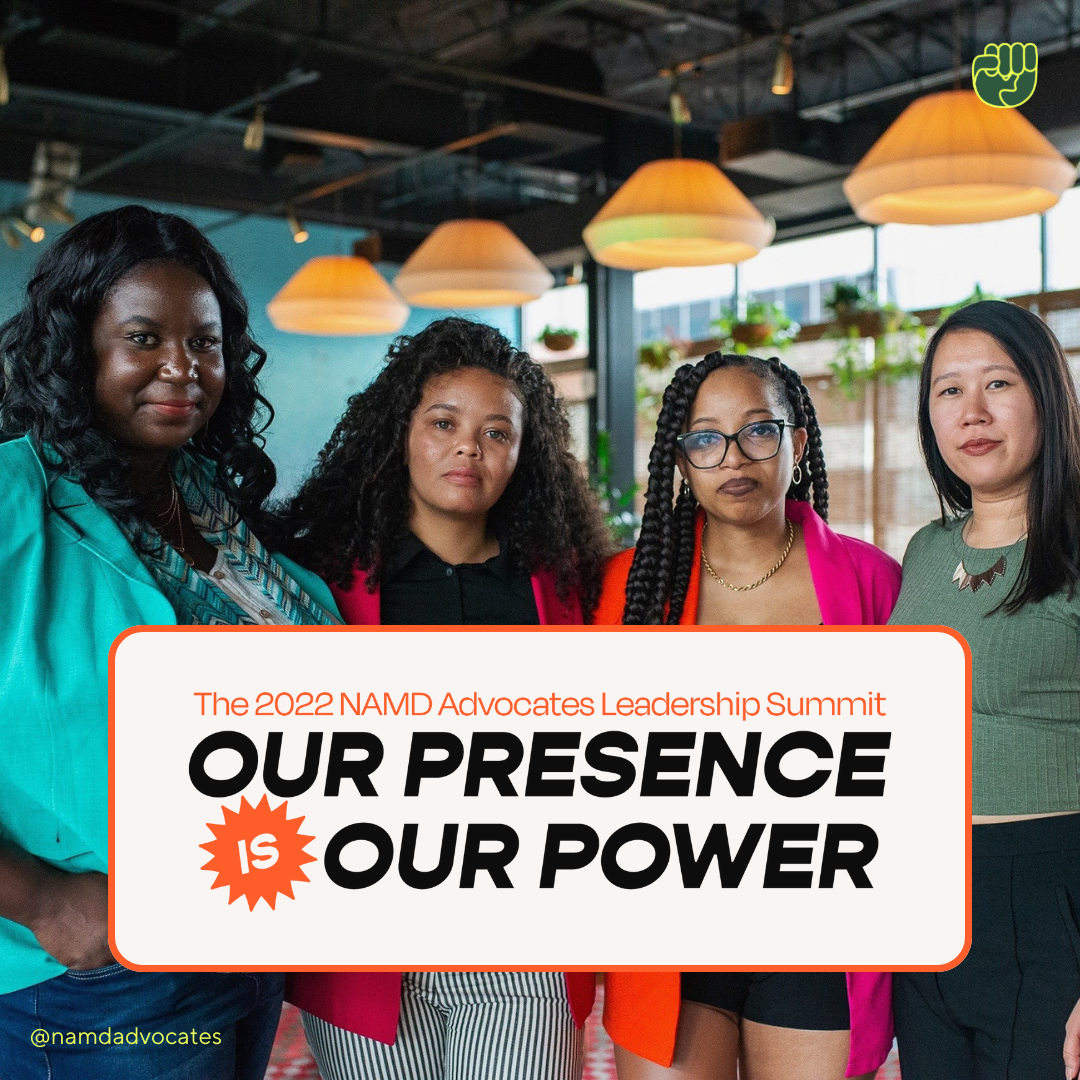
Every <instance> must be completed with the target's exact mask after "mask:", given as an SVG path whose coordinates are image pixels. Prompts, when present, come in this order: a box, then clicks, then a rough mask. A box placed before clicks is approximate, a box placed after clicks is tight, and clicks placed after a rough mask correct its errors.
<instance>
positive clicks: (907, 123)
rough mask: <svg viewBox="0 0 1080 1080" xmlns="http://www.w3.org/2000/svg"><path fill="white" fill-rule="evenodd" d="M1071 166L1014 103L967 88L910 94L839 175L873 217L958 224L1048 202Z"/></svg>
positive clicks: (859, 209) (1068, 180) (1062, 187)
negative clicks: (997, 103) (914, 97)
mask: <svg viewBox="0 0 1080 1080" xmlns="http://www.w3.org/2000/svg"><path fill="white" fill-rule="evenodd" d="M1075 182H1076V169H1075V168H1074V167H1073V166H1072V165H1071V164H1070V163H1069V161H1067V160H1066V159H1065V157H1063V156H1062V154H1061V153H1060V152H1059V151H1058V150H1057V149H1056V148H1055V147H1054V146H1053V145H1052V144H1051V143H1050V141H1049V140H1048V139H1047V138H1046V137H1045V136H1044V135H1042V133H1041V132H1039V131H1038V130H1037V129H1036V128H1035V127H1034V126H1033V125H1032V124H1031V122H1030V121H1028V120H1027V119H1025V118H1024V117H1023V116H1022V115H1021V114H1020V112H1019V110H1017V109H995V108H991V106H989V105H985V104H984V103H983V102H981V101H980V100H979V99H978V97H976V95H975V92H974V90H945V91H943V92H941V93H938V94H929V95H927V96H926V97H923V98H919V99H918V101H913V102H912V103H911V104H910V105H909V106H908V107H907V108H906V109H905V110H904V111H903V112H902V113H901V114H900V115H899V116H898V117H897V118H896V120H895V121H893V123H892V126H891V127H890V128H889V129H888V130H887V131H886V132H885V134H884V135H882V136H881V138H880V139H878V141H877V142H876V143H875V144H874V145H873V146H872V147H871V148H870V151H869V152H868V153H867V154H866V156H865V157H864V158H863V159H862V161H860V162H859V164H858V165H856V166H855V170H854V171H853V172H852V173H851V175H850V176H849V177H848V178H847V180H845V181H844V194H845V195H846V196H847V197H848V201H849V202H850V203H851V205H852V207H854V209H855V213H856V214H858V215H859V217H861V218H862V219H863V221H868V222H870V223H871V224H873V225H881V224H884V223H885V222H890V221H896V222H904V223H906V224H909V225H963V224H966V223H969V222H976V221H1000V220H1001V219H1003V218H1011V217H1021V216H1022V215H1024V214H1037V213H1041V212H1042V211H1044V210H1048V209H1049V208H1050V207H1051V206H1053V205H1054V204H1055V203H1056V202H1057V201H1058V199H1060V198H1061V195H1062V193H1063V192H1064V191H1066V190H1067V189H1068V188H1070V187H1072V185H1073V184H1074V183H1075Z"/></svg>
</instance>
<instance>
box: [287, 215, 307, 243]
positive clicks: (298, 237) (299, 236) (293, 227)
mask: <svg viewBox="0 0 1080 1080" xmlns="http://www.w3.org/2000/svg"><path fill="white" fill-rule="evenodd" d="M285 220H286V221H287V222H288V223H289V230H290V231H291V232H292V238H293V242H294V243H297V244H302V243H303V242H304V241H305V240H306V239H307V238H308V237H309V236H310V235H311V234H310V233H309V232H308V231H307V229H305V228H304V223H303V222H302V221H301V220H300V219H299V218H298V217H297V216H296V211H295V210H293V208H292V207H289V212H288V213H287V214H286V215H285Z"/></svg>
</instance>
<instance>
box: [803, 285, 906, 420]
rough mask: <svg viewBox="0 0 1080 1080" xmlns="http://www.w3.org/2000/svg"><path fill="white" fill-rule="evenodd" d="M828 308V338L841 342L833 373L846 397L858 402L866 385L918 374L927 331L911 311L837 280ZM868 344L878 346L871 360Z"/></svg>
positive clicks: (833, 363)
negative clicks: (877, 298) (878, 299)
mask: <svg viewBox="0 0 1080 1080" xmlns="http://www.w3.org/2000/svg"><path fill="white" fill-rule="evenodd" d="M825 307H826V309H828V310H829V311H831V312H832V314H833V322H832V325H831V326H830V327H829V329H828V330H827V331H826V332H825V335H824V336H825V338H826V339H831V340H833V341H836V343H837V348H836V359H835V360H833V361H832V362H831V363H830V364H829V370H830V371H831V372H832V374H833V378H835V379H836V382H837V385H838V386H839V387H840V389H841V390H842V391H843V393H844V396H845V397H847V398H849V399H850V400H855V399H856V398H858V397H859V395H860V393H861V392H862V389H863V387H864V386H865V385H866V384H867V383H871V382H882V383H886V384H887V383H893V382H896V380H897V379H903V378H905V377H906V376H909V375H917V374H918V373H919V370H920V369H921V367H922V350H923V345H924V343H925V342H926V327H925V326H923V324H922V323H921V322H919V320H918V319H916V318H915V316H914V315H912V314H911V313H910V312H907V311H904V310H903V308H901V307H899V306H898V305H896V304H879V303H878V302H877V300H876V298H875V297H873V296H871V295H868V294H866V293H864V292H863V291H862V290H861V289H860V288H859V286H858V285H855V284H853V283H850V282H837V283H836V285H835V286H834V287H833V291H832V295H831V296H830V297H829V298H828V299H827V300H826V301H825ZM866 340H870V341H873V343H874V344H873V356H872V358H870V359H869V361H868V360H867V356H866V348H865V346H864V345H863V341H866Z"/></svg>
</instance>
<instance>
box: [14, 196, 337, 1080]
mask: <svg viewBox="0 0 1080 1080" xmlns="http://www.w3.org/2000/svg"><path fill="white" fill-rule="evenodd" d="M265 356H266V354H265V353H264V352H263V351H262V350H261V349H259V348H258V346H256V345H255V343H254V342H253V341H251V339H250V338H249V337H248V334H247V308H246V305H245V303H244V300H243V297H242V295H241V293H240V290H239V287H238V286H237V284H236V282H235V281H234V279H233V278H232V276H231V274H230V273H229V271H228V269H227V267H226V266H225V263H224V262H223V260H222V259H221V257H220V255H219V254H218V253H217V252H216V251H215V250H214V248H213V247H212V246H211V245H210V244H209V242H208V241H206V239H205V238H204V237H203V236H202V235H201V234H200V233H199V232H198V230H197V229H195V227H194V226H192V225H191V224H190V223H188V222H186V221H183V220H182V219H180V218H177V217H173V216H171V215H165V214H156V213H153V212H152V211H149V210H146V209H144V208H141V207H123V208H121V209H120V210H116V211H111V212H109V213H106V214H99V215H96V216H95V217H93V218H89V219H87V220H86V221H84V222H82V223H81V224H79V225H77V226H76V227H74V228H73V229H71V230H70V231H69V232H68V233H67V234H66V235H65V236H64V237H63V238H61V239H60V240H59V241H57V243H56V244H54V245H53V247H52V248H51V249H50V250H49V251H48V252H47V253H46V255H45V257H44V258H43V259H42V261H41V264H40V266H39V268H38V271H37V273H36V274H35V276H34V277H33V278H32V280H31V282H30V284H29V286H28V298H27V303H26V305H25V306H24V308H23V310H22V311H21V312H20V313H19V314H18V315H16V316H15V318H14V319H12V320H10V321H9V322H8V323H7V324H5V325H4V326H3V327H0V436H2V437H4V438H6V439H7V440H8V441H5V442H3V443H2V444H0V522H2V523H3V524H2V528H0V582H2V586H0V656H2V657H3V658H4V667H3V668H2V669H0V746H2V747H3V752H2V753H0V1076H3V1077H8V1076H11V1077H19V1078H20V1080H37V1078H39V1077H41V1078H43V1080H44V1078H46V1077H48V1078H50V1080H69V1078H70V1080H74V1078H78V1080H97V1078H99V1077H101V1078H105V1077H108V1080H136V1078H138V1080H144V1078H150V1077H158V1076H164V1075H168V1076H169V1077H170V1078H173V1077H175V1078H176V1080H188V1078H190V1080H257V1078H261V1077H262V1075H263V1072H264V1070H265V1067H266V1061H267V1058H268V1056H269V1052H270V1047H271V1045H272V1042H273V1036H274V1030H275V1027H276V1022H277V1015H278V1012H279V1009H280V1002H281V992H282V979H281V976H279V975H253V974H201V973H170V972H161V973H140V972H132V971H128V970H127V969H126V968H124V967H122V966H121V965H119V964H116V963H114V961H113V958H112V956H111V955H110V953H109V946H108V932H107V877H106V876H105V875H106V873H107V870H108V841H107V837H108V831H107V830H108V822H107V789H108V762H107V743H108V739H107V725H108V654H109V648H110V646H111V645H112V642H113V639H114V638H115V637H116V635H117V634H119V633H120V632H121V631H123V630H125V629H127V628H128V627H130V626H133V625H139V624H170V623H177V622H184V623H200V624H207V623H227V624H260V623H277V624H319V623H331V622H336V621H337V619H336V609H335V607H334V602H333V599H332V597H331V596H330V594H329V591H328V590H327V589H326V587H325V585H323V583H322V582H321V581H320V580H319V579H318V578H316V577H315V576H314V575H311V574H308V573H307V572H305V571H304V570H302V569H301V568H300V567H298V566H296V565H295V564H293V563H292V562H290V561H289V560H287V559H284V558H281V557H278V556H270V555H269V554H268V553H267V552H266V550H265V549H264V548H263V547H262V545H261V544H260V543H259V541H258V539H257V538H256V535H255V532H254V531H253V529H254V530H258V529H259V527H260V525H261V523H262V517H261V509H260V508H261V506H262V504H263V502H264V500H265V498H266V496H267V495H268V494H269V492H270V489H271V488H272V487H273V484H274V470H273V465H272V464H271V463H270V461H269V459H268V458H267V457H266V455H265V453H264V452H263V451H262V449H261V441H260V440H259V438H258V434H257V428H256V426H255V425H256V423H257V421H258V417H259V410H260V408H268V406H266V403H265V401H264V400H263V399H262V397H261V396H260V395H259V393H258V389H257V386H256V382H255V376H256V374H257V373H258V371H259V369H260V368H261V366H262V364H263V362H264V360H265ZM249 526H251V528H249ZM168 664H169V658H168V656H163V657H162V675H163V677H167V674H168ZM162 932H163V933H167V932H168V927H162ZM136 1029H138V1031H140V1032H143V1033H153V1032H162V1033H164V1036H165V1037H164V1040H163V1042H162V1043H161V1044H160V1045H154V1044H153V1043H150V1044H149V1045H147V1044H145V1043H140V1042H139V1041H138V1040H136V1042H135V1044H134V1045H132V1044H131V1040H127V1041H125V1042H124V1043H122V1044H121V1045H119V1046H118V1045H116V1040H115V1038H110V1039H109V1040H108V1041H107V1045H106V1046H104V1047H103V1046H102V1045H101V1042H102V1041H106V1040H104V1039H103V1038H102V1036H103V1035H104V1034H105V1033H106V1032H107V1031H108V1032H111V1033H121V1032H123V1033H128V1032H131V1031H133V1030H136ZM35 1032H36V1033H37V1034H36V1035H35V1034H34V1033H35ZM41 1032H45V1033H46V1036H45V1038H44V1039H43V1038H42V1035H41V1034H40V1033H41ZM80 1033H94V1036H95V1037H94V1038H93V1039H91V1038H90V1037H89V1036H88V1035H86V1034H84V1035H83V1037H80ZM32 1035H33V1036H34V1037H33V1039H32ZM72 1035H73V1036H74V1039H72V1038H69V1036H72ZM204 1036H205V1037H204ZM35 1041H36V1042H39V1043H40V1042H43V1043H44V1045H41V1046H35V1045H34V1043H35Z"/></svg>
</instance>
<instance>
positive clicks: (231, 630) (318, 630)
mask: <svg viewBox="0 0 1080 1080" xmlns="http://www.w3.org/2000/svg"><path fill="white" fill-rule="evenodd" d="M423 630H437V631H450V632H453V633H456V634H461V633H465V634H469V633H487V634H490V633H507V632H510V633H516V632H524V633H532V634H567V633H570V634H596V633H612V632H614V633H617V634H620V633H621V634H640V633H650V634H655V633H668V634H685V633H707V634H709V633H720V634H731V633H740V634H762V633H774V632H779V633H802V634H853V633H854V634H896V633H901V634H902V633H918V632H937V633H942V634H947V635H948V636H949V637H951V638H953V639H954V640H955V641H957V642H959V644H960V647H961V648H962V649H963V650H964V675H965V679H964V681H965V710H964V711H965V717H964V723H965V735H966V739H967V745H968V753H967V759H966V762H965V768H964V787H965V791H966V792H967V798H966V800H965V802H966V805H967V812H966V814H965V818H964V837H965V839H964V864H965V884H964V908H965V911H964V945H963V948H962V949H961V950H960V952H959V953H958V954H957V955H956V956H955V957H954V958H953V959H952V960H950V961H948V963H945V964H939V965H936V966H932V967H926V966H919V965H912V964H905V965H899V966H895V967H892V968H890V969H889V970H891V971H949V970H950V969H952V968H954V967H956V966H957V965H958V964H960V963H961V962H962V961H963V960H964V958H965V957H966V956H967V954H968V951H969V950H970V948H971V648H970V647H969V645H968V643H967V641H966V640H965V638H964V637H963V636H962V635H961V634H959V633H957V631H955V630H953V629H952V627H949V626H936V625H927V626H503V627H499V628H498V629H495V628H493V627H490V626H132V627H129V628H128V629H127V630H124V631H123V632H122V633H120V634H118V635H117V637H116V639H115V641H113V643H112V647H111V648H110V649H109V948H110V949H111V950H112V954H113V956H115V957H116V959H117V960H118V961H119V962H120V963H121V964H123V965H124V967H126V968H130V969H131V970H132V971H401V970H402V965H400V964H398V965H386V964H380V965H367V966H358V965H355V964H320V965H317V966H307V967H296V966H282V965H281V964H272V965H271V964H252V965H247V966H239V967H238V966H237V965H235V964H231V965H228V966H226V967H215V966H213V965H209V964H183V965H179V966H174V967H165V966H162V965H160V964H135V963H132V962H131V961H130V960H128V959H127V958H126V957H125V956H124V955H123V954H122V953H121V952H120V950H119V948H117V945H116V925H115V912H116V904H115V897H114V894H113V890H114V888H115V884H114V882H115V877H114V875H113V853H114V851H115V847H116V845H115V837H114V835H113V834H114V827H115V808H114V792H113V771H114V770H113V766H114V759H115V731H116V724H115V708H116V694H115V678H116V651H117V649H118V648H119V647H120V645H121V644H122V643H123V642H124V641H125V640H126V639H127V638H128V637H130V636H132V635H133V634H141V633H155V634H160V633H173V634H177V633H178V634H187V633H199V634H206V633H211V634H237V633H240V634H274V633H282V632H284V633H293V634H295V633H297V632H298V631H299V632H301V633H312V634H341V633H346V634H371V633H379V634H401V633H407V634H411V633H416V632H417V631H423ZM409 966H411V969H412V970H416V971H508V970H513V971H595V970H597V969H596V967H595V965H583V964H567V965H564V966H562V967H550V966H541V967H535V966H534V967H514V968H509V967H508V966H507V965H506V964H502V965H500V966H499V967H491V966H480V967H460V966H459V967H417V966H416V965H415V964H413V965H409ZM745 967H746V965H745V964H743V965H740V966H738V967H735V966H732V965H725V964H710V965H708V966H706V967H703V966H700V965H693V964H690V965H682V966H678V967H676V966H672V965H669V964H636V965H630V964H616V965H611V966H609V967H607V968H605V970H607V971H742V970H743V969H744V968H745ZM757 970H759V971H881V970H884V969H883V968H882V967H881V965H871V964H860V965H856V966H846V967H845V966H840V965H825V966H821V967H819V966H813V965H809V964H795V965H790V966H787V967H778V966H773V967H768V966H764V967H758V968H757Z"/></svg>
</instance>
